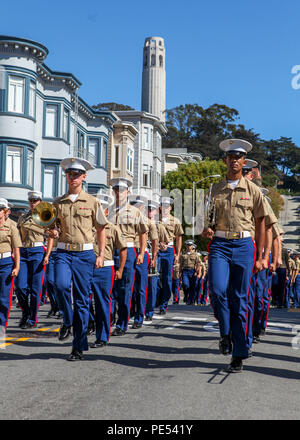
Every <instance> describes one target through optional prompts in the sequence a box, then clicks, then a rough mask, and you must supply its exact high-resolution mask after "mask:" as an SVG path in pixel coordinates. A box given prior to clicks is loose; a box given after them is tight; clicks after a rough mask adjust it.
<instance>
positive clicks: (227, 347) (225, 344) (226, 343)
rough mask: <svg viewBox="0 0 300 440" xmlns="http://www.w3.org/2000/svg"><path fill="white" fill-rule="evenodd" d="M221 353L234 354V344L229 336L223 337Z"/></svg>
mask: <svg viewBox="0 0 300 440" xmlns="http://www.w3.org/2000/svg"><path fill="white" fill-rule="evenodd" d="M219 349H220V353H222V354H224V355H227V354H230V353H231V352H232V344H231V340H230V336H229V335H225V336H222V338H221V339H220V341H219Z"/></svg>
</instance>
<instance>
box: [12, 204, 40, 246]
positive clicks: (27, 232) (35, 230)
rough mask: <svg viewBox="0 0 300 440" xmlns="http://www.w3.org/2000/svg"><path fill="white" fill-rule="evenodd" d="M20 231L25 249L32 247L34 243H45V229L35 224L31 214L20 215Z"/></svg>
mask: <svg viewBox="0 0 300 440" xmlns="http://www.w3.org/2000/svg"><path fill="white" fill-rule="evenodd" d="M18 229H19V231H20V236H21V240H22V243H23V247H25V248H26V247H32V244H33V243H38V242H41V243H44V240H45V233H44V229H43V228H42V227H40V226H38V225H37V224H36V223H34V221H33V220H32V214H31V212H28V213H24V214H22V215H20V217H19V220H18Z"/></svg>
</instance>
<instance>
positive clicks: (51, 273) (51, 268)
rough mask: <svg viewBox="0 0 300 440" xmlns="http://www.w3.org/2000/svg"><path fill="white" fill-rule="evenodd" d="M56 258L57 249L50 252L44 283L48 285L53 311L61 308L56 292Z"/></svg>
mask: <svg viewBox="0 0 300 440" xmlns="http://www.w3.org/2000/svg"><path fill="white" fill-rule="evenodd" d="M55 258H56V251H53V252H51V254H50V257H49V263H48V264H47V266H46V276H45V280H44V285H46V290H47V295H48V297H49V300H50V305H51V310H52V311H53V312H57V311H58V310H59V308H58V304H57V300H56V293H55Z"/></svg>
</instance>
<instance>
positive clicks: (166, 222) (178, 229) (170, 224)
mask: <svg viewBox="0 0 300 440" xmlns="http://www.w3.org/2000/svg"><path fill="white" fill-rule="evenodd" d="M160 223H161V224H162V225H163V226H164V227H165V229H166V232H167V234H168V236H169V242H171V241H174V240H175V238H176V237H177V236H179V235H183V229H182V226H181V223H180V221H179V220H178V218H176V217H173V215H169V217H165V218H163V219H162V220H161V222H160Z"/></svg>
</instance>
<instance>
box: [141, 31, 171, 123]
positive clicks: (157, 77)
mask: <svg viewBox="0 0 300 440" xmlns="http://www.w3.org/2000/svg"><path fill="white" fill-rule="evenodd" d="M165 110H166V70H165V46H164V39H163V38H161V37H148V38H146V40H145V44H144V56H143V80H142V111H146V112H148V113H151V114H152V115H154V116H157V117H159V119H160V120H161V121H162V122H165V113H164V112H165Z"/></svg>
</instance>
